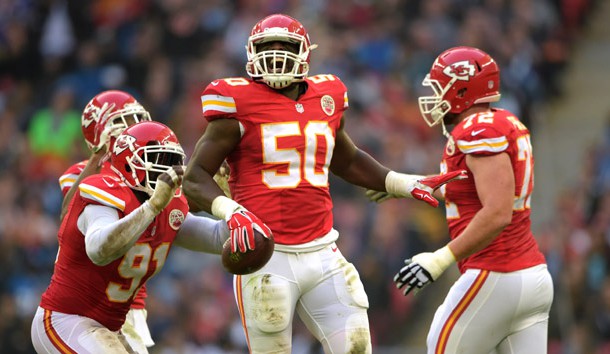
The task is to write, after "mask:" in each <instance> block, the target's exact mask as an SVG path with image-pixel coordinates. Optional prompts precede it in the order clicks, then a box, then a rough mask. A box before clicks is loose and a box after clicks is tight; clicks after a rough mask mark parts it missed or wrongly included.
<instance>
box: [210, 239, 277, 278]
mask: <svg viewBox="0 0 610 354" xmlns="http://www.w3.org/2000/svg"><path fill="white" fill-rule="evenodd" d="M254 242H255V246H254V250H248V251H246V252H245V253H241V252H239V251H237V252H231V239H230V238H228V239H227V240H226V241H225V243H224V245H223V247H222V256H221V258H222V265H223V267H224V268H225V269H226V270H227V271H228V272H229V273H232V274H238V275H243V274H250V273H254V272H256V271H257V270H259V269H261V268H262V267H264V266H265V264H267V262H268V261H269V259H271V255H272V254H273V250H274V248H275V242H274V241H273V236H269V238H266V237H265V236H263V235H262V234H261V233H260V232H258V231H256V230H254Z"/></svg>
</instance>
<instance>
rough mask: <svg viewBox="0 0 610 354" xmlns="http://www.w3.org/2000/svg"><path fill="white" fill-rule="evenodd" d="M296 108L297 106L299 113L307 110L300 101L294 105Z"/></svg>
mask: <svg viewBox="0 0 610 354" xmlns="http://www.w3.org/2000/svg"><path fill="white" fill-rule="evenodd" d="M294 108H296V110H297V112H299V113H303V112H305V108H304V107H303V105H302V104H300V103H297V104H295V105H294Z"/></svg>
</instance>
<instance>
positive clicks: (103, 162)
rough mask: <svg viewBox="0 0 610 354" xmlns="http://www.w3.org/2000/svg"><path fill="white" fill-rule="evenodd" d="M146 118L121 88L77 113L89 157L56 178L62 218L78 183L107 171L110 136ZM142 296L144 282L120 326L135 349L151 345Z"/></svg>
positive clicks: (102, 95) (102, 93) (139, 106)
mask: <svg viewBox="0 0 610 354" xmlns="http://www.w3.org/2000/svg"><path fill="white" fill-rule="evenodd" d="M150 120H151V118H150V114H149V113H148V111H147V110H146V109H144V107H143V106H142V105H141V104H140V103H139V102H138V101H137V100H136V99H135V98H134V97H133V96H132V95H130V94H129V93H127V92H125V91H120V90H107V91H103V92H100V93H99V94H97V95H95V97H93V98H92V99H91V100H90V101H89V103H87V105H86V106H85V109H84V110H83V114H82V116H81V128H82V132H83V137H84V138H85V142H86V143H87V147H89V150H90V151H91V156H90V157H89V159H88V160H84V161H81V162H78V163H76V164H74V165H72V166H70V167H69V168H68V169H67V170H66V172H64V173H63V174H62V175H61V177H60V178H59V186H60V188H61V192H62V194H63V195H64V199H63V202H62V210H61V218H62V219H63V217H64V216H65V214H66V212H67V210H68V206H69V205H70V201H71V200H72V197H73V196H74V193H75V192H76V191H77V190H78V185H79V184H80V182H81V181H82V180H83V179H84V178H85V177H88V176H90V175H92V174H96V173H99V172H100V171H101V170H103V171H105V172H108V171H110V162H109V161H108V156H107V152H108V150H109V148H110V146H111V145H112V142H113V141H114V139H116V137H117V136H118V135H119V134H120V133H122V132H123V130H125V129H126V128H127V127H129V126H131V125H133V124H135V123H138V122H140V121H150ZM146 297H147V292H146V285H144V286H142V288H141V289H140V290H139V291H138V294H137V296H136V298H135V300H134V301H133V303H132V305H131V310H130V311H129V313H128V314H127V320H126V321H125V324H124V328H123V333H125V337H126V338H127V341H128V342H129V344H131V347H133V348H135V349H137V350H138V351H139V352H141V351H143V349H142V348H145V347H148V348H150V347H152V346H153V345H154V344H155V343H154V341H153V339H152V337H151V335H150V330H149V329H148V325H147V324H146V318H147V313H146Z"/></svg>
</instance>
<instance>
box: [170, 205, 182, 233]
mask: <svg viewBox="0 0 610 354" xmlns="http://www.w3.org/2000/svg"><path fill="white" fill-rule="evenodd" d="M183 222H184V214H183V213H182V211H181V210H180V209H174V210H172V211H171V212H170V213H169V226H170V227H171V228H172V229H174V230H178V229H179V228H180V226H182V223H183Z"/></svg>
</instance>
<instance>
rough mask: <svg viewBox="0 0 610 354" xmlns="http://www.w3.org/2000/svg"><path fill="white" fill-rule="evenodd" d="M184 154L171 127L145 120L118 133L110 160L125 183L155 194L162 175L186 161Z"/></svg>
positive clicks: (149, 193) (133, 187)
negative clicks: (158, 179)
mask: <svg viewBox="0 0 610 354" xmlns="http://www.w3.org/2000/svg"><path fill="white" fill-rule="evenodd" d="M185 158H186V155H185V153H184V150H183V149H182V147H181V146H180V143H179V142H178V139H177V138H176V136H175V134H174V133H173V132H172V131H171V129H169V128H168V127H167V126H165V125H163V124H161V123H159V122H152V121H144V122H140V123H137V124H135V125H133V126H131V127H129V128H127V129H125V131H123V132H122V133H121V134H120V135H119V136H118V137H117V139H116V142H115V144H114V146H113V150H112V154H111V159H110V160H111V167H112V169H113V170H114V171H115V172H116V173H117V174H118V175H119V176H120V177H121V178H122V180H123V181H124V182H125V184H127V185H128V186H129V187H131V188H132V189H135V190H139V191H142V192H145V193H147V194H148V195H152V193H153V192H154V190H155V187H156V185H157V178H158V177H159V175H160V174H161V173H163V172H166V171H168V170H169V169H170V168H171V167H172V166H176V165H184V161H185Z"/></svg>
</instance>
